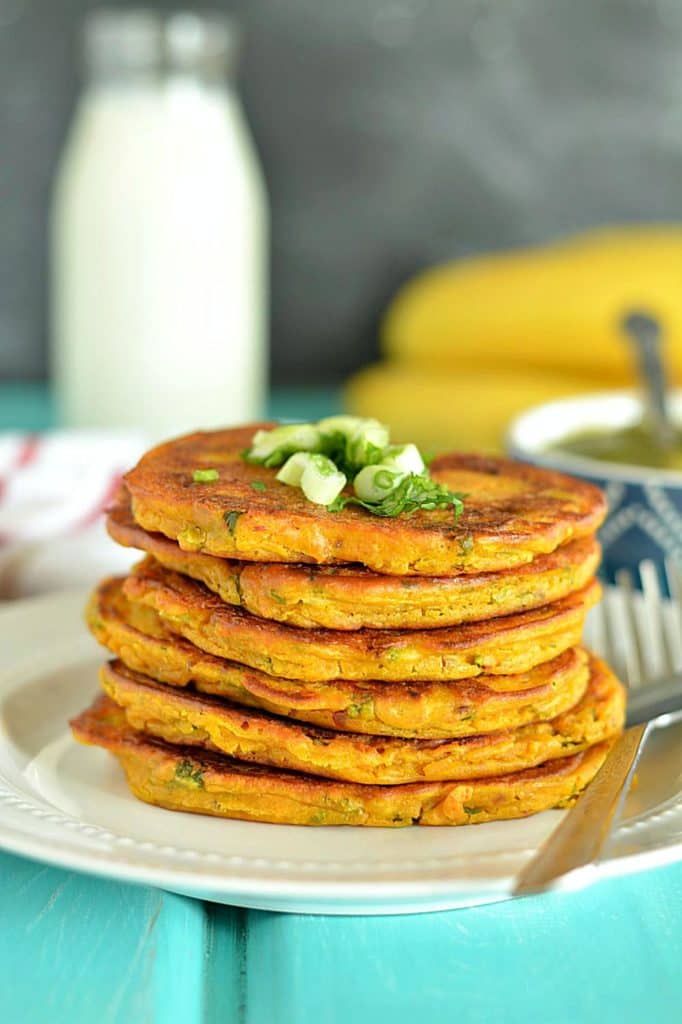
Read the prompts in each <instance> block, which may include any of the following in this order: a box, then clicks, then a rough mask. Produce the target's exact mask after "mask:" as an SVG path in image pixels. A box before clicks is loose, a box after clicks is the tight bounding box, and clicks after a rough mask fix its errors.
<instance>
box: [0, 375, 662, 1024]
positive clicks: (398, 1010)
mask: <svg viewBox="0 0 682 1024" xmlns="http://www.w3.org/2000/svg"><path fill="white" fill-rule="evenodd" d="M337 404H338V398H337V396H336V395H334V394H333V393H328V394H321V393H314V394H309V393H308V394H307V393H304V392H287V393H284V392H282V393H280V394H278V395H276V396H275V399H274V400H273V412H274V413H275V414H276V415H282V416H285V415H289V416H300V417H313V416H317V415H318V414H322V413H323V412H327V411H329V412H332V411H334V409H335V407H336V406H337ZM51 421H52V415H51V412H50V408H49V403H48V402H47V399H46V397H45V394H44V392H43V391H42V389H40V388H36V387H23V388H19V387H14V388H0V429H7V428H10V427H14V428H17V427H21V428H28V429H41V428H44V427H47V426H49V425H50V423H51ZM0 872H1V876H0V877H1V881H0V965H1V966H0V981H1V982H2V984H0V1022H2V1024H43V1022H45V1024H47V1022H49V1024H62V1022H66V1021H68V1022H71V1024H118V1022H121V1024H147V1022H149V1024H174V1022H175V1021H178V1022H180V1021H182V1022H183V1024H207V1022H208V1024H233V1022H234V1024H337V1022H342V1021H343V1022H346V1021H350V1022H352V1024H369V1022H372V1024H374V1022H376V1021H382V1022H383V1021H384V1020H386V1021H391V1024H442V1022H446V1021H449V1020H456V1021H458V1022H464V1024H468V1022H470V1021H471V1022H477V1024H478V1022H482V1024H488V1022H490V1024H493V1022H495V1024H517V1022H518V1024H535V1022H542V1024H592V1022H595V1024H610V1022H612V1021H613V1022H618V1024H630V1022H632V1024H639V1022H642V1021H647V1020H650V1021H652V1022H656V1024H667V1022H671V1024H672V1022H675V1024H678V1022H679V1021H681V1020H682V865H673V866H670V867H666V868H660V869H658V870H657V871H653V872H649V873H646V874H641V875H633V876H631V877H628V878H622V879H615V880H612V881H606V882H602V883H600V884H598V885H596V886H594V887H593V888H591V889H588V890H586V891H583V892H579V893H562V894H551V895H546V896H537V897H532V898H528V899H525V900H523V901H515V902H509V903H501V904H496V905H493V906H488V907H481V908H473V909H468V910H460V911H454V912H449V913H439V914H426V915H419V916H415V917H385V918H343V917H341V918H331V917H306V916H298V915H283V914H281V915H278V914H270V913H263V912H258V911H245V910H239V909H235V908H229V907H218V906H211V905H208V904H202V903H200V902H197V901H193V900H190V899H186V898H183V897H180V896H173V895H170V894H167V893H164V892H161V891H159V890H155V889H148V888H142V887H138V888H135V887H131V886H128V885H120V884H117V883H115V882H108V881H102V880H100V879H96V878H89V877H86V876H84V875H79V874H76V873H73V872H67V871H60V870H56V869H54V868H48V867H45V866H44V865H42V864H39V863H36V862H33V861H29V860H25V859H22V858H19V857H13V856H9V855H5V854H0Z"/></svg>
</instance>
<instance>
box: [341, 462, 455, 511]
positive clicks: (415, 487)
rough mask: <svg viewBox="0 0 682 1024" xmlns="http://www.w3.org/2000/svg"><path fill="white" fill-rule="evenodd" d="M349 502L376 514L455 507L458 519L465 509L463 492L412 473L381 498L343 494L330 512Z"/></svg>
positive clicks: (342, 507)
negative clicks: (371, 499)
mask: <svg viewBox="0 0 682 1024" xmlns="http://www.w3.org/2000/svg"><path fill="white" fill-rule="evenodd" d="M347 505H359V506H360V507H361V508H366V509H367V511H368V512H371V513H372V514H373V515H375V516H389V517H393V516H399V515H400V514H401V513H403V512H405V513H407V512H414V511H415V510H416V509H427V510H431V509H435V508H447V507H448V506H452V512H453V515H454V517H455V519H457V518H458V516H460V515H461V514H462V510H463V509H464V495H463V494H455V493H454V492H453V491H449V490H448V489H447V487H443V485H442V484H438V483H436V481H435V480H431V479H430V477H427V476H420V475H418V474H416V473H410V474H409V476H406V477H405V478H404V479H403V480H401V481H400V483H399V484H398V485H397V486H396V487H395V488H394V489H393V490H392V491H390V492H389V493H388V494H387V495H386V497H385V498H382V499H381V501H376V502H374V501H361V500H360V498H356V497H355V496H354V495H349V494H340V495H339V497H338V498H337V499H336V500H335V501H333V502H332V503H331V505H328V506H327V507H328V509H329V511H330V512H340V511H341V510H342V509H344V508H346V506H347Z"/></svg>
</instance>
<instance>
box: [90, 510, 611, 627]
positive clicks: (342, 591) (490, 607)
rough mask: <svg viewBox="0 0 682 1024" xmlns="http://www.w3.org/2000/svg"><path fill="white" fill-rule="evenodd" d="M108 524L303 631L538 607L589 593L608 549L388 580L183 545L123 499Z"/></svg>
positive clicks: (359, 571) (424, 623)
mask: <svg viewBox="0 0 682 1024" xmlns="http://www.w3.org/2000/svg"><path fill="white" fill-rule="evenodd" d="M107 526H108V530H109V533H110V534H111V536H112V537H113V539H114V540H115V541H117V543H119V544H123V545H124V546H126V547H133V548H139V549H140V550H141V551H145V552H147V553H148V554H150V555H153V556H154V558H155V559H156V560H157V562H159V563H160V564H161V565H163V566H164V567H165V568H166V569H172V570H174V571H175V572H181V573H184V574H185V575H186V576H191V577H192V579H195V580H198V581H199V582H200V583H203V584H204V585H205V586H207V587H208V589H209V590H212V591H213V592H214V593H216V594H218V596H219V597H221V598H222V600H223V601H225V602H227V603H228V604H234V605H241V607H242V608H245V609H246V610H247V611H249V612H252V613H253V614H254V615H260V616H261V617H262V618H265V619H274V620H276V621H277V622H287V623H289V624H290V625H292V626H301V627H303V628H315V627H316V626H324V627H327V628H329V629H360V628H363V627H364V628H370V629H429V628H434V627H440V626H454V625H458V624H459V623H460V622H476V621H478V620H480V619H489V618H496V617H498V616H500V615H510V614H512V613H514V612H520V611H525V610H526V609H528V608H539V607H541V606H542V605H543V604H550V603H551V602H552V601H558V600H559V599H560V598H562V597H565V596H566V595H567V594H571V593H574V592H575V591H576V590H580V589H582V587H584V586H585V585H586V584H587V582H588V580H589V579H590V577H591V576H593V575H594V573H595V572H596V570H597V566H598V564H599V554H600V551H599V545H598V544H597V542H596V540H595V539H594V538H593V537H582V538H580V539H579V540H574V541H570V542H569V543H567V544H564V545H562V547H560V548H557V550H556V551H553V552H551V553H550V554H548V555H538V556H537V557H536V558H534V559H533V560H532V562H528V563H527V564H525V565H520V566H518V567H517V568H515V569H504V570H502V571H500V572H497V573H470V574H467V575H459V576H437V577H433V576H422V577H399V576H380V575H378V574H377V573H374V572H372V571H371V570H370V569H366V568H364V567H363V566H359V565H353V566H350V565H344V566H310V565H285V564H283V563H278V562H269V563H268V562H252V563H249V562H238V561H235V560H234V559H228V558H217V557H216V556H215V555H207V554H204V553H203V552H201V551H183V549H182V548H181V547H180V546H179V545H178V544H177V543H176V542H175V541H173V540H169V539H168V538H167V537H164V536H163V534H161V533H149V532H148V531H147V530H143V529H142V527H140V526H138V525H137V523H136V522H135V520H134V519H133V517H132V514H131V512H130V507H129V505H128V506H126V505H125V504H123V503H122V504H119V505H118V506H117V507H116V508H114V509H113V510H112V511H111V513H110V514H109V518H108V521H107Z"/></svg>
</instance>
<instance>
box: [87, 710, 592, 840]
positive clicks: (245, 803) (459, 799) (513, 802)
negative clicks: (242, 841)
mask: <svg viewBox="0 0 682 1024" xmlns="http://www.w3.org/2000/svg"><path fill="white" fill-rule="evenodd" d="M71 728H72V731H73V734H74V737H75V738H76V739H77V740H78V741H79V742H81V743H85V744H88V745H94V746H99V747H104V748H105V749H108V750H110V751H112V753H114V754H115V755H116V756H117V757H118V759H119V761H120V762H121V765H122V767H123V770H124V772H125V774H126V777H127V781H128V785H129V786H130V789H131V791H132V792H133V794H134V795H135V796H137V797H138V799H140V800H143V801H145V802H146V803H151V804H153V805H155V806H158V807H165V808H167V809H169V810H176V811H188V812H190V813H196V814H208V815H212V816H215V817H223V818H237V819H241V820H249V821H263V822H271V823H273V824H293V825H317V826H319V825H361V826H375V827H392V828H398V827H404V826H407V825H431V826H442V825H465V824H472V823H483V822H485V821H495V820H501V819H505V818H507V819H508V818H522V817H527V816H528V815H530V814H535V813H537V812H539V811H543V810H548V809H549V808H551V807H562V806H567V805H568V804H570V803H571V802H572V801H573V800H575V799H576V797H577V796H578V795H579V794H580V792H581V791H582V790H583V789H584V788H585V787H586V786H587V785H588V784H589V782H590V781H591V780H592V778H593V777H594V775H595V774H596V773H597V771H598V770H599V768H600V767H601V765H602V763H603V762H604V759H605V757H606V755H607V753H608V751H609V747H610V744H609V743H608V742H605V743H600V744H597V745H596V746H594V747H590V748H588V750H586V751H584V752H582V753H580V754H574V755H573V756H571V757H565V758H561V759H560V760H557V761H553V762H550V763H549V764H546V765H543V766H541V767H539V768H532V769H528V770H527V771H525V772H519V773H516V774H514V775H507V776H501V777H498V778H491V779H486V780H482V781H471V782H465V783H462V782H459V783H453V782H424V783H412V784H408V785H404V786H361V785H359V784H357V783H343V782H336V781H330V780H327V779H319V778H314V777H311V776H306V775H301V774H298V773H295V772H285V771H277V770H274V769H265V768H262V767H260V766H257V765H247V764H244V763H242V762H238V761H234V760H233V759H231V758H227V757H219V756H218V755H207V754H204V753H200V754H198V753H197V752H196V751H195V750H193V749H191V748H186V747H185V748H183V747H173V746H171V745H170V744H167V743H163V742H161V741H157V740H150V739H148V738H146V737H143V736H141V735H140V734H138V733H135V732H134V731H133V730H132V729H130V728H128V727H127V726H126V724H125V716H124V715H123V713H122V712H121V711H120V709H119V708H117V706H116V704H115V703H114V702H113V701H111V700H109V698H107V697H106V696H104V695H101V696H100V697H98V698H96V700H95V702H94V703H93V705H92V706H91V707H90V708H88V709H87V710H85V711H83V712H82V713H81V714H80V715H78V716H77V717H76V718H74V719H73V720H72V722H71Z"/></svg>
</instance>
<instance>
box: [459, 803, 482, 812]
mask: <svg viewBox="0 0 682 1024" xmlns="http://www.w3.org/2000/svg"><path fill="white" fill-rule="evenodd" d="M462 809H463V811H464V813H465V814H483V811H484V810H485V807H467V805H466V804H464V805H463V808H462Z"/></svg>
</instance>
